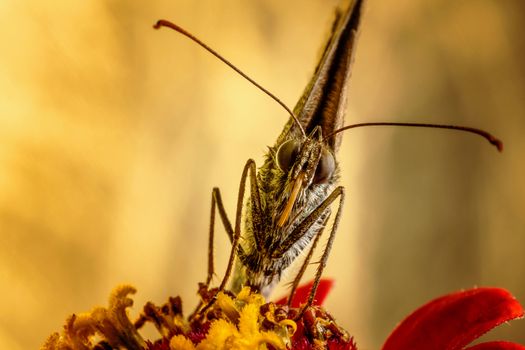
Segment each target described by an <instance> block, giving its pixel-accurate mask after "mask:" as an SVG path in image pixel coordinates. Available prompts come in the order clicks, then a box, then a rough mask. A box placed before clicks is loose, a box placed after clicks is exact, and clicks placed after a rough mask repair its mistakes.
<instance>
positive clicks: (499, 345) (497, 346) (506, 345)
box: [465, 341, 525, 350]
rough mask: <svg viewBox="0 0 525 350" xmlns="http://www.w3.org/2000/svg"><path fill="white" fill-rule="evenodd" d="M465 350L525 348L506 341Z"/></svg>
mask: <svg viewBox="0 0 525 350" xmlns="http://www.w3.org/2000/svg"><path fill="white" fill-rule="evenodd" d="M465 350H525V346H523V345H520V344H516V343H509V342H506V341H493V342H489V343H482V344H478V345H474V346H470V347H468V348H466V349H465Z"/></svg>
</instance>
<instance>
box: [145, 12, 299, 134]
mask: <svg viewBox="0 0 525 350" xmlns="http://www.w3.org/2000/svg"><path fill="white" fill-rule="evenodd" d="M161 27H167V28H171V29H173V30H174V31H176V32H179V33H180V34H182V35H184V36H186V37H187V38H189V39H191V40H193V41H194V42H196V43H197V44H199V45H200V46H201V47H203V48H204V49H205V50H206V51H208V52H209V53H211V54H212V55H214V56H215V57H217V58H218V59H219V60H221V61H222V62H223V63H225V64H226V65H227V66H228V67H230V68H231V69H233V70H234V71H236V72H237V73H239V75H241V76H242V77H243V78H244V79H246V80H248V81H249V82H250V83H252V84H253V85H255V86H256V87H258V88H259V89H260V90H261V91H262V92H264V93H265V94H266V95H268V96H270V97H271V98H272V99H273V100H274V101H275V102H277V103H278V104H280V105H281V106H282V107H283V108H284V109H285V110H286V111H287V112H288V114H290V116H291V117H292V118H293V120H294V121H295V123H296V124H297V126H298V127H299V129H300V130H301V133H302V134H303V136H304V137H306V132H305V131H304V128H303V126H302V125H301V123H299V119H298V118H297V116H296V115H295V114H294V112H292V110H291V109H290V108H288V106H287V105H285V104H284V102H283V101H281V100H280V99H279V98H278V97H277V96H275V95H274V94H272V93H271V92H270V91H268V90H267V89H265V88H264V87H262V86H261V85H260V84H259V83H257V82H256V81H255V80H253V79H252V78H250V77H249V76H248V75H247V74H245V73H244V72H243V71H241V70H240V69H239V68H237V67H236V66H235V65H233V63H231V62H230V61H228V60H227V59H226V58H224V57H222V56H221V55H220V54H219V53H218V52H217V51H215V50H214V49H212V48H211V47H209V46H208V45H206V44H205V43H203V42H202V41H201V40H200V39H198V38H197V37H195V36H194V35H193V34H191V33H190V32H188V31H186V30H185V29H184V28H181V27H179V26H178V25H176V24H174V23H172V22H170V21H167V20H164V19H161V20H158V21H157V23H155V25H154V26H153V28H155V29H159V28H161Z"/></svg>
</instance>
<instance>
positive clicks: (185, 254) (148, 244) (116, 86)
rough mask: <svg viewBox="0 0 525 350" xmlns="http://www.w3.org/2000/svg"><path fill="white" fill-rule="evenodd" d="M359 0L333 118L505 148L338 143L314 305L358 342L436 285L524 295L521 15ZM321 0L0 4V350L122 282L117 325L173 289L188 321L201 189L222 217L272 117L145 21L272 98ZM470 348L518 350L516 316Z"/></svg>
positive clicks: (292, 68)
mask: <svg viewBox="0 0 525 350" xmlns="http://www.w3.org/2000/svg"><path fill="white" fill-rule="evenodd" d="M368 2H369V3H368V5H367V9H366V11H365V15H364V20H363V23H362V31H361V36H360V41H359V44H358V53H357V56H356V62H355V65H354V73H353V77H352V81H351V87H350V92H349V94H350V95H349V111H348V117H347V121H348V122H365V121H385V120H386V121H418V122H431V123H449V124H464V125H469V126H475V127H479V128H483V129H488V130H490V131H491V132H493V133H494V134H496V135H498V136H499V137H501V138H502V139H503V140H504V142H505V146H506V148H505V151H504V152H503V153H502V154H498V153H497V152H496V150H495V149H493V148H492V147H491V146H489V145H488V143H486V142H485V141H484V140H482V139H478V138H476V137H473V136H471V135H467V134H460V133H458V132H446V131H445V132H443V131H439V130H413V129H409V130H405V129H392V128H385V129H378V128H371V129H368V130H366V129H361V130H355V131H351V132H348V133H347V135H346V136H345V141H344V143H343V146H342V150H341V153H340V155H339V159H340V162H341V164H342V167H343V169H342V175H343V176H342V183H343V185H344V186H346V188H347V191H348V192H347V193H348V196H347V200H346V206H345V208H344V215H343V223H342V226H341V227H340V229H339V231H338V237H337V239H336V243H335V247H334V249H333V251H332V254H331V257H330V260H329V264H328V268H327V271H326V275H327V276H331V277H334V278H336V280H337V286H336V289H335V290H334V291H333V293H332V294H331V295H330V298H329V300H328V304H327V307H328V309H330V310H332V312H333V314H334V316H335V317H336V318H337V319H338V320H339V322H340V323H341V324H342V325H343V326H344V327H346V328H347V329H348V330H349V331H350V332H351V333H352V334H353V335H354V336H355V339H356V341H357V344H358V345H359V347H360V349H365V350H366V349H377V348H379V347H380V345H381V344H382V342H383V341H384V340H385V339H386V337H387V335H388V334H389V332H390V330H392V329H393V327H394V326H395V324H396V323H397V322H398V321H400V320H401V319H402V318H403V317H404V316H405V315H407V314H408V313H409V312H410V311H412V310H413V309H415V308H416V307H417V306H419V305H421V304H423V303H424V302H426V301H428V300H430V299H432V298H434V297H437V296H439V295H442V294H445V293H448V292H452V291H455V290H459V289H462V288H470V287H473V286H485V285H489V286H500V287H504V288H507V289H509V290H510V291H511V292H512V293H513V294H514V295H515V296H516V297H517V298H518V299H519V300H521V302H522V303H525V278H524V277H525V257H524V254H523V251H524V248H525V235H524V233H525V215H524V214H525V213H524V208H525V181H524V180H525V165H524V155H525V152H524V151H525V141H524V140H525V134H524V132H525V64H524V62H525V39H524V36H523V32H524V31H525V3H524V2H523V1H521V0H507V1H493V0H475V1H474V0H467V1H451V0H432V1H416V0H402V1H395V2H394V1H387V0H369V1H368ZM336 5H337V1H335V0H331V1H327V0H316V1H309V2H303V1H298V0H293V1H287V2H285V1H277V0H265V1H263V0H259V1H256V0H253V1H241V0H227V1H211V0H206V1H189V0H185V1H179V0H178V1H156V2H152V3H148V4H147V5H146V3H145V2H142V1H136V0H134V1H129V0H127V1H122V0H114V1H88V2H70V1H64V0H62V1H53V2H40V1H29V2H18V1H15V0H3V1H2V2H1V3H0V23H1V26H2V30H0V52H1V55H0V239H1V242H2V244H1V245H0V291H1V298H0V348H2V349H10V350H18V349H31V348H33V349H35V348H38V347H39V346H40V345H41V344H42V343H43V341H44V340H45V338H46V337H47V335H48V334H49V333H51V332H52V331H55V330H59V329H60V327H61V326H62V324H63V322H64V320H65V318H66V317H67V316H68V315H69V314H71V313H73V312H80V311H85V310H89V309H91V308H92V307H93V306H95V305H103V304H104V305H105V304H106V300H107V295H108V294H109V292H110V290H111V289H112V288H113V287H114V286H115V285H117V284H118V283H122V282H128V283H131V284H133V285H135V286H136V287H137V288H138V290H139V292H138V294H137V295H136V299H135V300H136V303H135V308H134V310H133V312H134V313H136V312H138V310H139V308H140V307H141V305H142V304H143V303H144V302H145V301H146V300H152V301H154V302H157V303H160V302H163V301H164V300H165V299H166V298H167V297H168V296H169V295H176V294H179V295H181V296H182V297H183V299H184V301H185V306H186V310H187V311H188V310H191V309H192V308H193V307H194V304H195V303H196V301H197V298H196V295H195V291H196V286H197V282H199V281H203V280H204V278H205V273H206V241H207V227H208V218H209V207H210V196H211V189H212V187H213V186H219V187H220V188H221V190H222V193H223V195H224V198H225V202H226V203H225V204H226V208H227V210H228V212H229V213H233V210H234V205H235V198H236V196H237V188H238V181H239V178H240V173H241V170H242V167H243V165H244V164H245V162H246V160H247V159H248V158H250V157H252V158H254V159H255V160H256V161H257V162H258V163H259V164H260V163H261V160H262V155H263V153H264V151H265V146H266V145H271V144H273V142H274V140H275V138H276V137H277V135H278V134H279V132H280V129H281V128H282V126H283V125H284V123H285V121H286V119H287V116H286V112H284V111H283V110H282V109H281V108H280V107H279V106H278V105H277V104H276V103H274V102H272V101H271V100H270V99H268V98H267V97H266V96H265V95H263V94H262V93H261V92H259V91H258V90H257V89H256V88H255V87H253V86H250V85H249V84H248V83H247V82H246V81H244V80H243V79H242V78H240V77H239V76H237V75H236V74H235V73H233V72H232V71H231V70H229V69H228V68H227V67H225V66H224V65H223V64H221V63H220V62H219V61H217V60H216V59H215V58H213V57H211V55H209V54H207V53H205V52H204V51H203V50H202V49H201V48H199V47H198V46H197V45H195V44H193V43H191V42H190V41H189V40H187V39H185V38H183V37H181V36H180V35H178V34H175V33H174V32H170V31H168V30H161V31H154V30H153V29H152V25H153V23H154V22H155V21H156V20H157V19H159V18H166V19H170V20H173V21H174V22H176V23H178V24H180V25H181V26H183V27H185V28H187V29H189V30H190V31H191V32H193V33H194V34H196V35H197V36H198V37H200V38H201V39H203V40H204V41H206V42H207V43H209V44H210V45H211V46H212V47H214V48H216V49H218V51H220V52H221V53H222V54H223V55H225V56H226V57H228V58H229V59H230V60H231V61H233V62H234V63H235V64H237V65H238V66H239V67H240V68H241V69H244V70H245V71H246V72H248V73H249V74H250V75H251V76H252V77H253V78H254V79H256V80H257V81H258V82H259V83H261V84H262V85H263V86H265V87H267V88H268V89H269V90H271V91H272V92H274V93H275V94H276V95H278V96H279V97H281V98H282V99H283V100H284V101H286V102H287V103H288V104H289V105H292V106H293V105H294V104H295V101H296V100H297V98H298V96H299V95H300V93H301V92H302V89H303V87H304V85H305V84H306V82H307V81H308V78H309V75H310V74H311V73H312V71H313V68H314V65H315V62H316V60H317V56H318V52H319V48H320V47H321V44H322V42H323V41H324V40H325V38H326V35H327V33H328V31H329V28H330V24H331V20H332V17H333V10H334V8H335V6H336ZM218 230H219V231H218V232H219V234H218V239H217V250H216V261H217V264H218V265H219V269H223V268H224V266H225V262H226V258H227V254H228V248H229V245H228V243H227V239H226V235H225V234H223V233H222V232H223V230H222V228H221V227H220V226H218ZM221 271H223V270H219V272H218V275H219V276H220V275H221ZM217 281H218V279H216V282H217ZM283 292H284V289H281V290H280V292H278V293H276V294H280V293H283ZM276 296H278V295H276ZM489 337H499V338H504V339H507V340H515V341H521V342H522V343H525V321H517V322H513V323H511V324H510V325H503V326H502V327H501V329H498V330H497V331H496V332H491V335H489Z"/></svg>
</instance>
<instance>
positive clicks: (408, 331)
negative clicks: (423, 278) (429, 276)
mask: <svg viewBox="0 0 525 350" xmlns="http://www.w3.org/2000/svg"><path fill="white" fill-rule="evenodd" d="M312 284H313V283H309V284H306V285H304V286H302V287H299V288H298V289H297V291H296V292H295V294H294V297H293V299H292V302H291V305H290V307H288V306H287V305H286V302H287V299H285V298H283V299H281V300H278V301H277V302H269V303H267V302H266V301H265V300H264V298H263V297H262V296H261V295H260V294H258V293H255V292H252V291H251V290H250V288H248V287H245V288H244V289H242V290H241V292H240V293H238V294H237V295H233V294H232V293H230V292H226V291H225V292H219V293H217V290H216V289H212V290H208V289H207V288H205V287H203V286H201V288H200V289H199V294H200V296H201V298H202V302H201V304H200V305H199V307H198V308H197V311H196V312H194V313H193V314H192V315H191V316H190V317H189V319H186V318H184V317H183V313H182V301H181V299H180V298H179V297H175V298H169V300H168V302H166V303H165V304H164V305H162V306H160V307H158V306H155V305H154V304H153V303H151V302H148V303H146V305H145V306H144V308H143V312H142V313H141V315H140V316H139V318H138V319H137V320H136V321H135V322H131V321H130V319H129V315H128V313H127V308H128V307H130V306H132V305H133V300H132V299H131V298H129V297H128V295H129V294H133V293H135V292H136V290H135V289H134V288H133V287H130V286H120V287H117V288H116V289H115V290H114V291H113V293H112V294H111V297H110V300H109V306H108V307H107V308H103V307H97V308H95V309H93V311H91V312H89V313H84V314H79V315H72V316H71V317H69V318H68V320H67V322H66V325H65V327H64V330H63V332H62V334H58V333H54V334H52V335H51V336H50V337H49V338H48V340H47V342H46V343H45V344H44V346H43V347H42V349H43V350H51V349H60V350H70V349H71V350H73V349H74V350H76V349H80V350H91V349H92V350H104V349H130V350H142V349H147V350H212V349H213V350H215V349H234V350H241V349H270V350H278V349H283V350H284V349H293V350H316V349H329V350H357V346H356V344H355V343H354V341H353V338H352V337H350V336H349V335H348V333H347V332H346V331H345V330H343V329H342V328H341V327H339V326H338V325H337V323H336V322H335V319H334V318H333V317H332V316H331V315H330V314H329V313H328V312H327V311H326V310H324V309H323V308H322V306H320V305H321V304H322V303H323V301H324V299H325V298H326V297H327V295H328V293H329V291H330V289H331V288H332V286H333V281H332V280H329V279H323V280H321V281H320V284H319V287H318V289H317V291H316V294H315V298H314V305H313V306H311V307H309V308H306V309H305V311H304V314H302V315H301V316H300V317H299V315H300V314H299V312H300V310H301V309H300V306H301V305H303V304H304V303H305V301H306V300H307V298H308V296H309V294H310V290H311V288H312ZM205 305H206V306H205ZM523 314H524V310H523V308H522V306H521V305H520V304H519V303H518V302H517V301H516V300H515V299H514V298H513V297H512V295H510V293H509V292H507V291H506V290H504V289H500V288H475V289H470V290H466V291H462V292H457V293H452V294H449V295H445V296H443V297H440V298H438V299H435V300H433V301H431V302H429V303H427V304H425V305H423V306H422V307H420V308H419V309H417V310H416V311H414V312H413V313H412V314H411V315H409V316H408V317H407V318H406V319H405V320H404V321H402V322H401V323H400V324H399V325H398V326H397V327H396V328H395V329H394V331H393V332H392V334H390V336H389V337H388V339H387V340H386V342H385V344H384V345H383V347H382V350H423V349H424V350H434V349H435V350H438V349H439V350H525V346H522V345H519V344H516V343H510V342H504V341H497V342H487V343H482V344H478V345H473V346H470V347H468V346H469V344H470V343H471V342H472V341H474V340H475V339H477V338H478V337H480V336H481V335H482V334H484V333H486V332H488V331H489V330H491V329H492V328H494V327H496V326H498V325H499V324H501V323H503V322H507V321H510V320H513V319H516V318H520V317H523ZM147 322H149V323H151V324H153V325H154V326H155V328H156V329H157V331H158V332H159V334H160V338H158V339H156V340H153V341H150V340H145V339H144V338H143V337H142V335H141V334H140V333H139V330H140V328H142V326H143V325H144V324H145V323H147Z"/></svg>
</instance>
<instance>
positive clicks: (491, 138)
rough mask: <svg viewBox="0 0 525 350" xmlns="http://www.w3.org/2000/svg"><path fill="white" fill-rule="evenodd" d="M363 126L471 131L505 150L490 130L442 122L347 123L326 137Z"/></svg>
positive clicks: (499, 149) (500, 149)
mask: <svg viewBox="0 0 525 350" xmlns="http://www.w3.org/2000/svg"><path fill="white" fill-rule="evenodd" d="M363 126H409V127H418V128H434V129H451V130H458V131H465V132H469V133H472V134H476V135H478V136H481V137H483V138H484V139H486V140H487V141H488V142H490V143H491V144H492V145H493V146H495V147H496V148H497V149H498V151H500V152H502V151H503V142H502V141H501V140H499V139H498V138H497V137H495V136H494V135H492V134H491V133H489V132H487V131H485V130H481V129H476V128H470V127H467V126H457V125H441V124H423V123H389V122H380V123H359V124H351V125H347V126H344V127H342V128H340V129H337V130H335V131H334V132H332V133H331V134H329V135H328V136H327V137H326V138H325V140H327V139H329V138H330V137H332V136H334V135H336V134H338V133H340V132H343V131H345V130H348V129H353V128H360V127H363Z"/></svg>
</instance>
